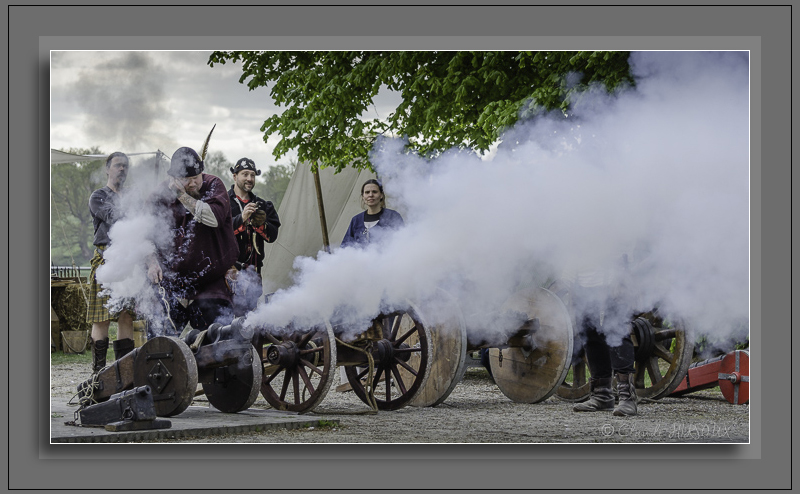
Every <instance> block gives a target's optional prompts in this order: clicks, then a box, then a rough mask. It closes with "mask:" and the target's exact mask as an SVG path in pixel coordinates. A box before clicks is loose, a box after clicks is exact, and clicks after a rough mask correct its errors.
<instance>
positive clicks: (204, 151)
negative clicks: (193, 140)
mask: <svg viewBox="0 0 800 494" xmlns="http://www.w3.org/2000/svg"><path fill="white" fill-rule="evenodd" d="M216 128H217V124H214V126H213V127H211V132H209V133H208V136H207V137H206V140H205V141H204V142H203V145H202V146H200V159H201V160H203V161H205V160H206V154H208V142H209V141H210V140H211V134H213V133H214V129H216Z"/></svg>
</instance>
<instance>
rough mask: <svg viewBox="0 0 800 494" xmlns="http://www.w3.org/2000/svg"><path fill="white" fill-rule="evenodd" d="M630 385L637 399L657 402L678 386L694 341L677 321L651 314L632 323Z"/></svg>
mask: <svg viewBox="0 0 800 494" xmlns="http://www.w3.org/2000/svg"><path fill="white" fill-rule="evenodd" d="M631 339H632V340H633V346H634V348H635V350H636V354H635V355H636V357H635V358H636V363H635V365H634V368H635V374H634V384H635V385H636V393H637V394H638V396H639V397H640V398H649V399H653V400H657V399H659V398H662V397H664V396H666V395H668V394H670V393H672V391H674V390H675V388H677V387H678V385H680V383H681V380H683V378H684V376H685V375H686V372H687V371H688V370H689V365H690V364H691V363H692V356H693V355H694V338H693V336H692V334H691V332H690V331H687V329H686V328H685V326H684V323H683V321H682V320H681V319H677V318H676V319H668V318H663V317H662V316H660V315H659V314H658V311H656V310H654V311H651V312H647V313H645V314H641V315H639V316H638V317H636V318H635V319H634V320H633V328H632V330H631Z"/></svg>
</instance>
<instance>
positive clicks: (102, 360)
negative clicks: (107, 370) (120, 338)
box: [92, 338, 108, 373]
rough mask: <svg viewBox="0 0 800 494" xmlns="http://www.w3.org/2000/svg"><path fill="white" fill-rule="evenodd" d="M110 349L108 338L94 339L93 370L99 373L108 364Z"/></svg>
mask: <svg viewBox="0 0 800 494" xmlns="http://www.w3.org/2000/svg"><path fill="white" fill-rule="evenodd" d="M107 351H108V338H103V339H102V340H97V341H94V340H92V372H93V373H98V372H100V371H101V370H103V367H105V366H106V352H107Z"/></svg>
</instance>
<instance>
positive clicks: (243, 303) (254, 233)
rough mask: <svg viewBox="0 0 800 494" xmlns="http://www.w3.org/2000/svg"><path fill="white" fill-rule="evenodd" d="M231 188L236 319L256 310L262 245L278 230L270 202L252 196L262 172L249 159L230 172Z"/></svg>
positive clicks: (277, 219) (241, 160)
mask: <svg viewBox="0 0 800 494" xmlns="http://www.w3.org/2000/svg"><path fill="white" fill-rule="evenodd" d="M231 173H233V185H231V188H230V190H228V198H229V200H230V204H231V217H232V220H233V232H234V234H235V235H236V243H237V244H238V246H239V258H238V259H237V262H236V268H237V269H238V270H239V274H238V277H237V283H236V290H235V292H236V293H235V294H234V311H235V313H236V315H237V316H241V315H244V313H245V312H247V311H250V310H253V309H255V307H256V305H257V304H258V299H259V297H261V295H262V291H263V290H262V286H261V284H262V281H261V268H262V266H263V265H264V244H265V243H272V242H274V241H275V240H276V239H277V238H278V228H280V226H281V222H280V219H279V218H278V212H277V211H275V206H274V205H273V204H272V202H270V201H267V200H264V199H261V198H260V197H258V196H256V195H255V194H254V193H253V187H254V186H255V180H256V176H258V175H261V170H258V169H257V168H256V164H255V162H253V160H251V159H250V158H242V159H240V160H239V161H237V162H236V166H234V167H232V168H231Z"/></svg>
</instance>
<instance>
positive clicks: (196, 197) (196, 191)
mask: <svg viewBox="0 0 800 494" xmlns="http://www.w3.org/2000/svg"><path fill="white" fill-rule="evenodd" d="M186 193H187V194H189V195H190V196H191V197H193V198H195V199H200V191H199V190H195V191H189V190H187V191H186Z"/></svg>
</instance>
